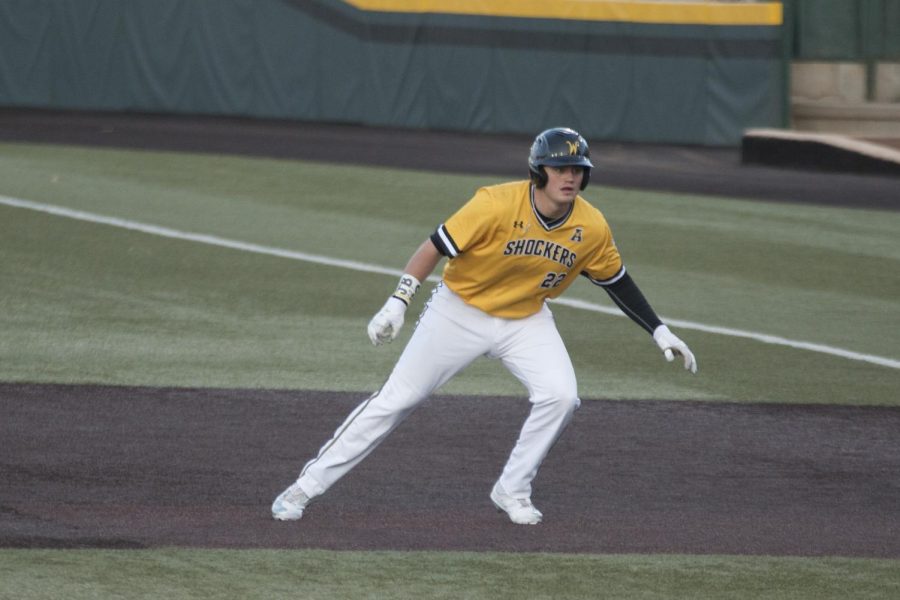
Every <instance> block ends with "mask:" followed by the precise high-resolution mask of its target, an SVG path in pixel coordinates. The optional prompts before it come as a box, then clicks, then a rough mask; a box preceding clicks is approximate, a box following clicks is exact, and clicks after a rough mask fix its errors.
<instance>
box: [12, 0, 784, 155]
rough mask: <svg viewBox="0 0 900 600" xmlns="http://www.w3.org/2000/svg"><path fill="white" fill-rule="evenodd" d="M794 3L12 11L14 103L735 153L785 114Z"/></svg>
mask: <svg viewBox="0 0 900 600" xmlns="http://www.w3.org/2000/svg"><path fill="white" fill-rule="evenodd" d="M781 20H782V13H781V4H780V3H774V2H767V3H734V2H723V3H717V2H713V3H680V2H665V3H659V2H623V1H617V2H613V1H610V2H604V1H599V0H598V1H596V2H585V1H584V0H557V1H555V2H548V1H546V0H541V1H538V0H519V1H518V2H514V3H511V2H508V1H502V0H479V1H478V2H474V1H472V0H458V1H455V2H449V1H448V0H433V1H427V0H353V1H338V0H217V1H215V2H211V1H206V0H4V1H3V2H0V105H3V106H8V107H37V108H49V109H75V110H95V111H96V110H100V111H124V112H151V113H177V114H198V115H229V116H249V117H257V118H278V119H296V120H307V121H320V122H340V123H358V124H365V125H379V126H396V127H408V128H428V129H447V130H461V131H473V132H496V133H528V134H532V133H534V132H535V131H536V130H539V129H542V128H544V127H549V126H555V125H561V124H566V125H571V126H574V127H577V128H579V129H580V130H581V131H582V132H583V133H584V134H585V135H586V136H587V137H589V138H590V139H597V140H599V139H602V140H619V141H634V142H651V143H684V144H703V145H724V146H736V145H738V144H740V141H741V136H742V132H743V131H744V130H745V129H747V128H751V127H779V126H781V125H783V123H784V122H785V119H786V118H787V116H786V115H785V110H786V109H785V105H786V103H785V102H784V94H785V89H786V86H785V78H786V77H787V69H786V68H785V56H784V52H785V48H784V47H783V44H782V38H781Z"/></svg>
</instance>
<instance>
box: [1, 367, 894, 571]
mask: <svg viewBox="0 0 900 600" xmlns="http://www.w3.org/2000/svg"><path fill="white" fill-rule="evenodd" d="M362 399H363V395H362V394H352V395H347V394H340V393H332V392H311V391H260V390H208V389H172V388H128V387H96V386H66V385H31V384H8V383H6V384H0V445H2V452H0V478H2V479H0V547H14V548H25V547H50V548H75V547H101V548H144V547H159V546H172V545H174V546H190V547H227V548H231V547H236V548H324V549H358V550H371V549H399V550H417V549H434V550H511V551H512V550H514V551H549V552H591V553H607V552H609V553H631V552H634V553H651V552H652V553H668V552H677V553H691V554H709V553H728V554H773V555H803V556H821V555H842V556H866V557H893V558H898V557H900V502H898V501H897V498H898V497H900V444H898V443H897V432H898V431H900V410H898V409H896V408H858V407H857V408H854V407H831V406H781V405H737V404H707V403H693V402H664V401H660V402H617V401H606V400H594V401H585V402H584V404H583V406H582V408H581V409H580V410H579V411H578V413H576V416H575V419H574V421H573V423H572V425H571V426H570V428H569V429H568V430H567V431H566V433H565V435H564V436H563V437H562V439H561V440H560V442H559V443H558V444H557V446H556V447H555V448H554V449H553V451H552V453H551V454H550V456H549V457H548V459H547V461H546V462H545V464H544V467H543V469H542V471H541V473H540V474H539V476H538V479H537V481H536V485H535V493H534V500H535V504H536V505H537V506H538V507H539V508H541V509H542V510H543V512H544V515H545V522H544V523H542V524H541V525H538V526H535V527H526V526H516V525H513V524H511V523H510V522H509V521H508V520H507V519H506V518H505V516H503V515H500V514H498V513H497V512H495V510H494V509H493V507H492V505H491V503H490V500H489V499H488V492H489V490H490V488H491V485H492V483H493V481H494V479H495V478H496V477H497V475H498V472H499V469H500V468H501V466H502V465H503V462H504V460H505V458H506V455H507V453H508V452H509V450H510V448H511V446H512V444H513V442H514V440H515V438H516V434H517V431H518V428H519V426H520V425H521V423H522V421H523V419H524V417H525V415H526V413H527V411H528V403H527V401H526V400H524V399H518V398H472V397H452V396H436V397H434V398H432V399H431V400H430V401H429V402H428V403H426V404H425V405H424V406H423V407H422V408H420V409H419V410H418V411H417V412H415V413H414V414H413V415H412V416H411V417H410V418H409V420H408V421H407V422H406V423H404V424H403V425H402V426H401V427H400V428H399V429H398V430H397V431H396V432H395V433H394V435H392V436H391V437H390V438H388V440H387V441H386V442H385V443H384V444H383V445H382V446H381V447H380V448H379V449H378V450H376V451H375V452H374V453H373V454H372V455H371V456H370V457H369V458H368V459H367V460H366V461H364V462H363V463H362V464H361V465H360V466H359V467H358V468H357V469H356V470H355V471H353V472H352V473H351V474H350V475H349V476H348V477H346V478H345V479H343V480H342V481H341V482H339V483H338V484H337V485H336V486H335V487H334V488H332V490H330V491H329V493H328V494H326V495H325V496H323V497H322V498H321V499H320V501H319V502H317V503H315V504H313V505H312V506H311V507H310V509H309V510H308V511H307V515H306V516H305V517H304V518H303V520H301V521H299V522H295V523H280V522H275V521H273V520H272V519H271V518H270V515H269V506H270V503H271V501H272V499H273V498H274V497H275V495H277V494H278V493H279V492H280V491H281V490H282V489H283V488H284V487H285V486H286V485H287V484H289V483H290V482H291V481H292V479H293V478H294V477H295V476H296V473H297V471H298V470H299V469H300V467H301V466H302V464H303V462H304V461H305V460H307V459H308V458H310V457H311V456H312V455H313V454H314V453H315V452H316V451H317V449H318V447H319V446H320V444H321V443H322V442H324V441H325V440H326V439H327V438H328V437H329V436H330V435H331V433H332V432H333V431H334V430H335V429H336V428H337V426H338V425H339V424H340V422H341V421H342V420H343V418H344V417H345V415H346V414H347V413H349V411H350V410H351V409H352V408H353V407H354V406H355V405H356V404H357V403H358V402H359V401H361V400H362Z"/></svg>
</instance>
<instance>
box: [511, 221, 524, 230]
mask: <svg viewBox="0 0 900 600" xmlns="http://www.w3.org/2000/svg"><path fill="white" fill-rule="evenodd" d="M513 229H525V221H514V222H513Z"/></svg>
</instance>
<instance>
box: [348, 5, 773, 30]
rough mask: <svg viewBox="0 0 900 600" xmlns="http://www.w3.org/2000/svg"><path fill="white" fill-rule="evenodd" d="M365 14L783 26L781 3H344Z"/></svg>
mask: <svg viewBox="0 0 900 600" xmlns="http://www.w3.org/2000/svg"><path fill="white" fill-rule="evenodd" d="M344 1H345V2H346V3H347V4H350V5H352V6H355V7H356V8H358V9H360V10H368V11H375V12H398V13H445V14H454V15H489V16H495V17H524V18H531V19H567V20H573V21H627V22H634V23H668V24H675V25H781V20H782V10H781V2H760V3H751V2H667V1H663V2H652V1H646V0H645V1H641V0H635V1H629V0H344Z"/></svg>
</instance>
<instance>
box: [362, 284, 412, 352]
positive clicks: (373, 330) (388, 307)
mask: <svg viewBox="0 0 900 600" xmlns="http://www.w3.org/2000/svg"><path fill="white" fill-rule="evenodd" d="M405 314H406V304H405V303H404V302H403V301H402V300H400V299H399V298H394V297H393V296H391V297H390V298H388V300H387V302H385V303H384V306H382V307H381V310H379V311H378V312H377V313H376V314H375V316H374V317H372V320H371V321H369V339H370V340H372V343H373V344H375V345H376V346H380V345H381V344H384V343H385V342H393V341H394V339H395V338H396V337H397V334H398V333H400V328H401V327H403V316H404V315H405Z"/></svg>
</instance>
